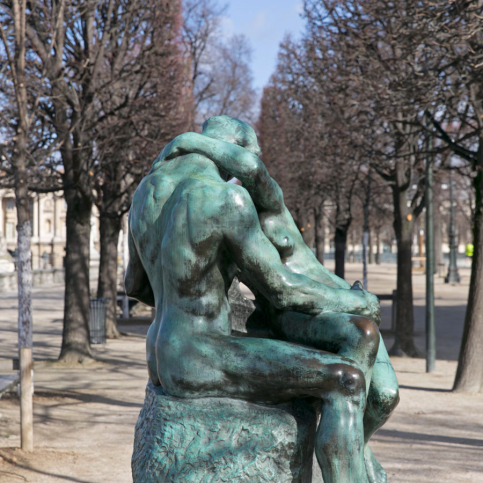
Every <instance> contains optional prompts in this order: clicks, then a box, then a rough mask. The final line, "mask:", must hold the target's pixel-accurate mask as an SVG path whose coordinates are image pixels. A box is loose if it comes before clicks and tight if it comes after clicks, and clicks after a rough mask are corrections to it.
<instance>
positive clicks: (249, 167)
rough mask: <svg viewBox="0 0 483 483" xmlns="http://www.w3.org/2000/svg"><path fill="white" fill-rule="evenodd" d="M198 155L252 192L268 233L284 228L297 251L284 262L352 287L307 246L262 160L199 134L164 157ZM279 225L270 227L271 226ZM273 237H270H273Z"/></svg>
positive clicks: (177, 144) (178, 141) (182, 138)
mask: <svg viewBox="0 0 483 483" xmlns="http://www.w3.org/2000/svg"><path fill="white" fill-rule="evenodd" d="M189 152H191V153H194V152H195V153H197V154H201V155H204V156H206V157H208V158H209V159H211V160H212V161H213V162H214V163H215V164H216V165H217V166H218V167H219V168H222V169H224V170H225V171H227V172H228V173H230V175H231V176H234V177H235V178H237V179H239V180H240V181H241V182H242V184H243V186H244V187H245V188H246V189H247V191H248V192H249V193H250V196H251V198H252V200H253V202H254V203H255V206H256V207H257V209H258V210H259V211H261V213H260V222H261V224H262V229H263V231H264V232H265V233H270V234H274V233H276V232H277V230H278V229H279V228H282V229H283V230H284V231H285V232H287V234H288V235H289V236H291V238H292V240H293V244H294V251H293V254H292V255H291V256H290V258H288V259H286V260H284V263H285V265H286V266H287V267H288V268H289V269H290V271H292V272H296V273H300V274H303V275H305V276H307V277H308V278H311V279H313V280H317V281H320V282H322V283H326V284H329V285H331V286H334V287H337V288H343V289H349V288H350V284H349V283H347V282H346V281H345V280H343V279H341V278H340V277H338V276H337V275H334V274H333V273H332V272H331V271H330V270H327V269H326V268H325V267H324V266H323V265H322V264H321V263H320V262H319V261H318V260H317V258H316V257H315V256H314V254H313V252H312V250H310V248H309V247H308V246H307V245H306V244H305V242H304V240H303V238H302V236H301V235H300V232H299V230H298V228H297V226H296V224H295V222H294V220H293V218H292V215H291V214H290V212H289V211H288V209H287V208H286V206H285V203H284V201H283V194H282V190H281V188H280V186H279V185H278V183H277V182H276V181H275V180H274V179H272V178H271V176H270V175H269V173H268V171H267V168H266V167H265V165H264V164H263V162H262V160H261V159H260V158H259V157H258V156H257V155H256V154H253V153H251V152H250V151H248V150H247V149H245V148H243V147H241V146H238V145H237V144H232V143H228V142H225V141H220V140H218V139H213V138H210V137H208V136H204V135H202V134H197V133H191V132H189V133H185V134H181V135H180V136H178V137H176V138H175V139H174V140H173V141H172V142H171V143H170V144H168V145H167V146H166V147H165V149H164V150H163V153H162V157H164V158H165V159H171V158H174V157H176V156H179V155H181V154H183V153H189ZM270 224H272V225H276V226H272V227H270V226H268V225H270ZM269 238H270V235H269Z"/></svg>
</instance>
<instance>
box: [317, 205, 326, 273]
mask: <svg viewBox="0 0 483 483" xmlns="http://www.w3.org/2000/svg"><path fill="white" fill-rule="evenodd" d="M323 205H324V204H323V203H321V204H320V206H319V209H318V210H317V212H316V217H315V249H316V256H317V260H318V261H319V262H320V263H321V264H322V265H323V264H324V250H325V222H324V221H325V220H324V218H325V217H324V209H323Z"/></svg>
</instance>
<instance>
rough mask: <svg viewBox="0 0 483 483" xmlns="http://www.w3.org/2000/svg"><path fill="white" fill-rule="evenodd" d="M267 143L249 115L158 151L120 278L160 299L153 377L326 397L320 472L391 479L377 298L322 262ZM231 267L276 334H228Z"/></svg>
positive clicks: (185, 385) (231, 394) (178, 387)
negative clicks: (295, 215)
mask: <svg viewBox="0 0 483 483" xmlns="http://www.w3.org/2000/svg"><path fill="white" fill-rule="evenodd" d="M259 153H260V149H259V147H258V144H257V138H256V135H255V132H254V131H253V129H252V128H251V127H250V126H248V125H247V124H245V123H243V122H241V121H239V120H237V119H234V118H231V117H228V116H219V117H213V118H210V119H208V120H207V121H206V122H205V123H204V124H203V132H202V134H197V133H185V134H182V135H181V136H178V137H177V138H175V139H174V140H173V141H172V142H171V143H170V144H168V145H167V146H166V147H165V148H164V149H163V151H162V152H161V154H160V155H159V156H158V158H157V159H156V160H155V161H154V163H153V166H152V169H151V171H150V172H149V174H148V175H147V176H146V177H145V178H144V179H143V180H142V182H141V184H140V185H139V187H138V189H137V191H136V194H135V195H134V199H133V203H132V207H131V211H130V218H129V225H130V233H129V253H130V261H129V268H128V271H127V274H126V280H125V285H126V291H127V293H128V295H130V296H132V297H135V298H137V299H138V300H140V301H142V302H144V303H146V304H148V305H150V306H153V307H154V306H155V307H156V319H155V321H154V322H153V324H152V325H151V327H150V329H149V332H148V336H147V361H148V370H149V377H150V379H151V382H152V383H153V384H154V385H156V386H159V385H162V387H163V389H164V391H165V392H166V393H167V394H169V395H171V396H175V397H178V398H203V397H220V398H224V397H226V398H236V399H243V400H247V401H251V402H255V403H262V404H263V403H264V404H279V403H282V402H286V401H289V400H292V399H294V398H317V399H319V400H321V401H322V412H321V418H320V423H319V426H318V429H317V433H316V440H315V453H316V456H317V459H318V462H319V465H320V467H321V470H322V474H323V477H324V481H325V483H384V482H386V474H385V471H384V470H383V469H382V467H381V466H380V464H379V463H378V462H377V460H376V459H375V457H374V455H373V453H372V451H371V449H370V448H369V446H368V441H369V439H370V437H371V436H372V435H373V434H374V432H375V431H376V430H377V429H379V428H380V427H381V426H382V425H383V424H384V423H385V422H386V420H387V419H388V417H389V416H390V414H391V412H392V411H393V410H394V408H395V407H396V405H397V403H398V400H399V396H398V385H397V380H396V376H395V374H394V370H393V368H392V366H391V363H390V360H389V356H388V354H387V351H386V348H385V346H384V343H383V341H382V339H381V337H380V334H379V330H378V325H379V323H380V308H379V302H378V300H377V298H376V297H375V296H374V295H372V294H370V293H368V292H366V291H364V290H362V287H361V286H360V284H359V283H358V282H356V283H355V284H354V285H353V286H351V285H349V284H348V283H347V282H345V281H344V280H342V279H340V278H339V277H337V276H335V275H334V274H332V273H331V272H330V271H328V270H327V269H326V268H324V267H323V266H322V265H321V264H320V263H319V262H318V261H317V259H316V258H315V257H314V255H313V253H312V251H311V250H310V249H309V248H308V247H307V246H306V245H305V243H304V241H303V239H302V237H301V235H300V232H299V230H298V229H297V227H296V225H295V223H294V221H293V219H292V216H291V215H290V213H289V211H288V210H287V208H286V207H285V205H284V201H283V195H282V191H281V189H280V187H279V186H278V184H277V183H276V182H275V181H274V180H273V179H272V178H271V177H270V175H269V174H268V172H267V170H266V168H265V166H264V164H263V163H262V161H261V160H260V158H259V157H258V154H259ZM229 177H236V178H237V179H239V180H240V181H241V183H242V186H238V185H236V184H231V183H227V182H226V180H227V179H228V178H229ZM235 276H239V278H241V280H242V281H243V282H244V283H245V284H247V285H248V286H249V287H250V288H251V289H252V291H253V292H254V293H255V296H256V299H257V301H258V302H259V303H260V304H262V305H263V306H264V307H266V308H267V310H266V313H267V314H268V316H267V320H266V324H267V326H270V328H271V329H272V330H273V332H274V333H275V334H276V338H272V339H268V338H256V337H241V336H237V335H233V334H232V327H231V322H230V305H229V303H228V299H227V291H228V288H229V287H230V285H231V282H232V280H233V278H234V277H235Z"/></svg>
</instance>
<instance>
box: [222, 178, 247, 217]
mask: <svg viewBox="0 0 483 483" xmlns="http://www.w3.org/2000/svg"><path fill="white" fill-rule="evenodd" d="M220 201H221V203H222V206H223V208H224V209H226V210H227V212H230V213H232V214H233V215H235V216H236V217H245V216H251V215H253V214H256V209H255V205H254V204H253V201H252V199H251V197H250V195H249V194H248V191H247V190H246V189H245V188H243V187H242V186H238V185H236V184H228V183H226V184H225V189H224V190H223V193H222V198H221V200H220Z"/></svg>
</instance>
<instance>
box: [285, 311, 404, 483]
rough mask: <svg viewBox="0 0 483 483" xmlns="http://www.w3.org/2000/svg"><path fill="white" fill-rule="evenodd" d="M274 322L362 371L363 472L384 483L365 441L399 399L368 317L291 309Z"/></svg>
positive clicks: (293, 338) (296, 338) (295, 338)
mask: <svg viewBox="0 0 483 483" xmlns="http://www.w3.org/2000/svg"><path fill="white" fill-rule="evenodd" d="M278 323H279V325H280V328H281V331H282V332H283V335H284V336H285V337H286V338H287V339H288V340H291V341H293V342H299V343H303V344H306V345H309V346H311V347H317V348H320V349H324V350H327V351H330V352H335V353H337V354H339V355H343V356H344V357H347V358H349V359H352V360H353V361H354V362H355V363H356V364H357V367H358V368H359V369H361V371H362V372H363V373H364V376H365V378H366V385H367V387H366V389H367V394H368V397H367V408H366V411H365V414H364V440H365V448H364V458H365V462H366V468H367V474H368V477H369V481H370V482H371V483H385V482H386V481H387V479H386V472H385V471H384V469H383V468H382V466H381V465H380V464H379V462H378V461H377V459H376V458H375V456H374V454H373V453H372V450H371V449H370V448H369V445H368V444H367V443H368V441H369V439H370V438H371V436H372V435H373V434H374V433H375V432H376V431H377V430H378V429H379V428H380V427H381V426H383V424H384V423H385V422H386V421H387V420H388V419H389V416H390V415H391V413H392V412H393V410H394V409H395V408H396V406H397V404H398V402H399V393H398V383H397V379H396V374H395V373H394V369H393V367H392V365H391V361H390V359H389V355H388V353H387V350H386V346H385V345H384V341H383V340H382V337H381V336H380V335H379V333H378V331H377V329H375V325H373V324H372V322H371V321H369V320H368V319H364V318H362V317H356V316H353V315H349V314H321V315H319V316H316V317H310V316H307V315H304V314H299V313H295V312H285V313H283V314H281V315H280V317H279V320H278ZM375 338H377V341H378V343H377V344H376V343H375ZM376 351H377V352H376ZM374 359H375V362H374ZM324 410H325V407H324Z"/></svg>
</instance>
